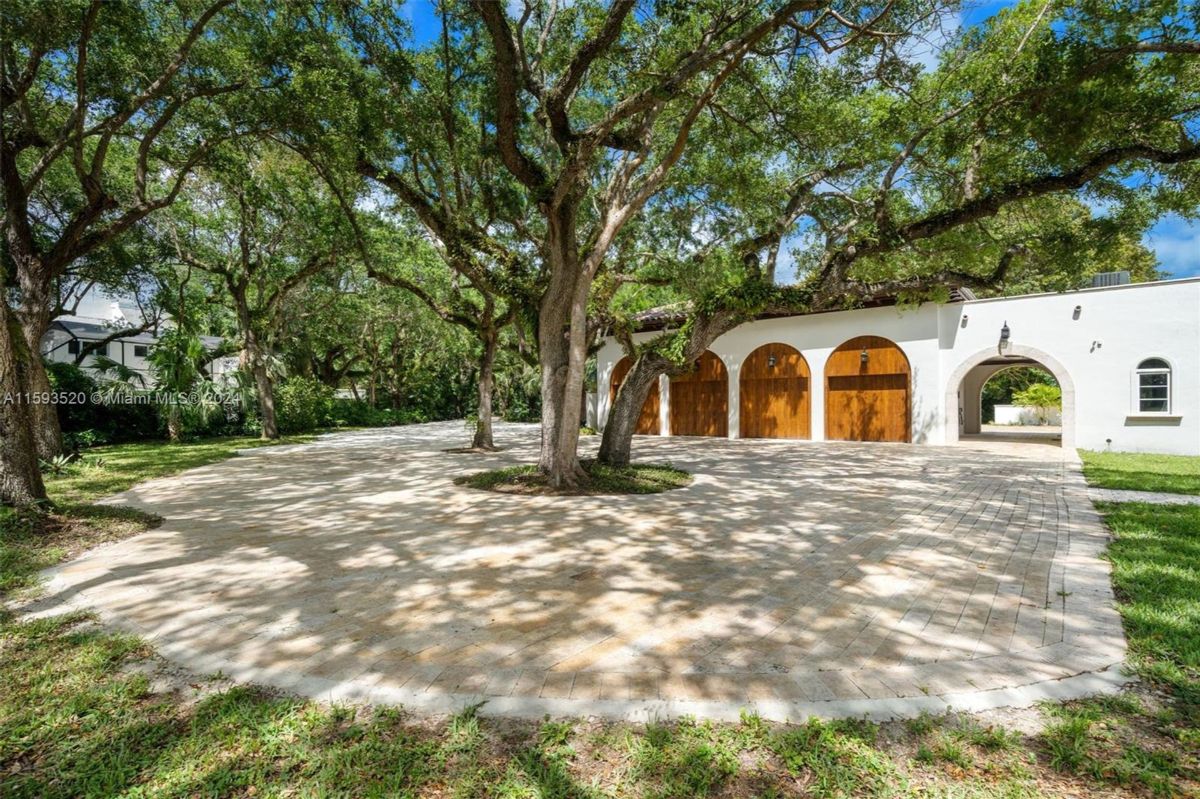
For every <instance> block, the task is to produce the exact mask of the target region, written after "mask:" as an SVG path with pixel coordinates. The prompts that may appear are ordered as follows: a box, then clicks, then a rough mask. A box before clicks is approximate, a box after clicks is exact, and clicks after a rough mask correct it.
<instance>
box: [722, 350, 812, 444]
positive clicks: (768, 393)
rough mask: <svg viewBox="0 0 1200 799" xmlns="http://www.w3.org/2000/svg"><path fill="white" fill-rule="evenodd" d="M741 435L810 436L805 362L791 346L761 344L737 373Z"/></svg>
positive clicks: (759, 436) (745, 436) (749, 436)
mask: <svg viewBox="0 0 1200 799" xmlns="http://www.w3.org/2000/svg"><path fill="white" fill-rule="evenodd" d="M738 394H739V396H740V397H741V399H740V400H739V403H740V411H739V414H738V417H739V418H740V419H741V422H740V426H741V436H742V438H811V437H812V430H811V428H810V425H809V420H810V417H811V408H810V400H811V392H810V390H809V370H808V361H806V360H804V356H803V355H801V354H800V352H799V350H797V349H796V348H795V347H789V346H788V345H787V344H764V345H763V346H761V347H759V348H758V349H756V350H755V351H754V352H752V353H750V355H749V356H747V358H746V360H745V361H744V362H743V363H742V368H741V371H740V373H739V375H738Z"/></svg>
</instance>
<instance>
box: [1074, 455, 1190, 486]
mask: <svg viewBox="0 0 1200 799" xmlns="http://www.w3.org/2000/svg"><path fill="white" fill-rule="evenodd" d="M1079 457H1080V458H1081V459H1082V460H1083V474H1084V476H1085V477H1086V478H1087V481H1088V482H1089V483H1090V484H1092V485H1094V486H1096V487H1097V488H1118V489H1126V490H1130V491H1161V492H1164V493H1169V494H1200V457H1197V456H1195V455H1150V454H1145V453H1140V452H1094V451H1091V450H1083V449H1081V450H1079Z"/></svg>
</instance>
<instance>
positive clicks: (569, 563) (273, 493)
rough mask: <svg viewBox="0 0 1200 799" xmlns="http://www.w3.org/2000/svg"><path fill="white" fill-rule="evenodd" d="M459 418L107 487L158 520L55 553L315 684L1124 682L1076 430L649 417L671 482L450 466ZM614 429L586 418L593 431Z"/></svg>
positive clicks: (262, 663) (720, 697)
mask: <svg viewBox="0 0 1200 799" xmlns="http://www.w3.org/2000/svg"><path fill="white" fill-rule="evenodd" d="M464 436H465V433H464V431H463V429H462V426H461V424H460V423H443V424H433V425H421V426H416V427H406V428H394V429H390V430H375V431H360V432H352V433H345V434H338V435H336V436H331V437H325V438H322V439H321V440H319V441H318V442H316V443H314V444H309V445H304V446H297V447H277V448H271V449H265V450H255V451H251V452H250V453H247V454H245V455H243V456H241V457H238V458H236V459H233V460H230V461H226V462H224V463H220V464H214V465H212V466H207V467H204V468H200V469H196V470H193V471H191V472H188V473H186V474H183V475H179V476H177V477H172V478H166V479H161V480H155V481H151V482H147V483H144V484H142V485H140V486H138V487H136V488H134V489H132V490H130V491H128V492H125V493H124V494H122V495H119V496H118V497H116V498H114V500H113V501H115V502H119V503H125V504H131V505H135V506H137V507H141V508H145V509H148V510H153V511H154V512H156V513H158V514H160V515H162V516H163V517H164V518H165V519H166V521H165V523H164V524H163V526H162V527H161V528H159V529H156V530H153V531H150V532H147V533H144V534H142V535H140V536H138V537H136V538H132V539H129V540H126V541H122V542H119V543H116V544H112V545H108V546H105V547H102V548H99V549H97V550H94V551H92V552H90V553H88V554H86V555H85V556H83V557H81V558H79V559H78V560H75V561H73V562H71V563H68V564H65V565H63V566H61V567H59V568H57V569H55V570H53V572H52V573H51V575H50V577H51V580H50V584H49V596H48V598H47V599H46V600H44V601H43V604H42V606H41V608H40V612H52V611H54V610H60V609H61V608H62V607H63V606H64V605H69V606H82V607H89V608H94V609H96V610H98V611H99V612H100V613H101V614H102V617H103V618H105V619H106V620H108V621H110V622H112V623H115V624H118V625H121V626H124V627H127V628H129V629H132V630H135V631H137V632H139V633H141V634H143V635H145V636H146V637H147V638H149V639H151V640H152V642H153V643H154V644H155V645H156V646H157V647H158V649H159V651H160V652H162V653H163V654H164V655H166V656H167V657H171V658H174V659H177V660H179V661H180V662H182V663H183V664H184V665H186V666H189V667H191V668H194V669H196V670H197V671H201V672H207V671H214V670H217V669H221V670H222V671H224V672H225V673H226V674H229V675H230V676H232V677H235V678H237V679H245V680H254V681H257V682H261V683H267V684H272V685H276V686H279V687H282V688H285V689H289V690H293V691H297V692H300V693H303V694H307V695H312V696H316V697H319V698H332V699H339V700H364V701H376V702H400V703H403V704H405V705H409V706H412V707H414V708H417V709H424V710H427V711H430V712H443V711H449V710H453V709H455V708H457V707H460V706H463V705H465V704H468V703H471V702H475V701H478V700H480V699H487V700H488V704H487V705H486V707H485V710H488V711H491V712H497V713H510V714H517V715H541V714H543V713H553V714H568V713H569V714H581V715H599V716H615V717H627V718H649V717H667V716H672V715H678V714H683V713H690V714H694V715H698V716H707V717H713V718H736V716H737V712H738V710H739V709H740V708H742V707H754V708H755V709H757V710H758V711H759V712H760V713H762V714H763V715H764V716H765V717H768V718H777V719H803V718H806V717H808V716H809V715H814V714H816V715H864V714H865V715H872V716H878V717H888V716H897V715H911V714H915V713H917V712H920V711H921V710H933V711H936V710H940V709H943V708H944V707H945V706H946V705H948V704H953V705H956V706H959V707H964V708H968V709H978V708H981V707H986V706H997V705H1004V704H1027V703H1029V702H1032V701H1035V700H1037V699H1039V698H1042V697H1046V696H1063V695H1074V694H1080V693H1088V692H1093V691H1099V690H1112V689H1113V688H1114V687H1115V686H1116V685H1118V684H1119V683H1120V681H1121V676H1120V674H1119V672H1118V670H1117V669H1116V668H1115V667H1116V666H1117V665H1118V664H1119V663H1120V662H1121V661H1122V659H1123V656H1124V647H1125V644H1124V638H1123V635H1122V632H1121V626H1120V620H1119V618H1118V616H1117V614H1116V612H1115V610H1114V608H1113V596H1112V591H1111V588H1110V584H1109V577H1108V567H1107V565H1106V563H1105V562H1104V561H1103V560H1102V559H1101V558H1100V554H1101V552H1102V550H1103V548H1104V546H1105V544H1106V542H1107V534H1106V531H1105V529H1104V528H1103V526H1102V525H1101V523H1100V520H1099V517H1098V516H1097V514H1096V512H1095V510H1094V509H1093V507H1092V504H1091V502H1089V500H1088V494H1087V489H1086V488H1085V487H1084V485H1083V483H1082V480H1081V478H1080V476H1079V474H1078V469H1077V466H1075V465H1074V464H1072V463H1070V462H1067V461H1064V459H1063V457H1062V455H1061V454H1060V452H1059V451H1057V450H1053V449H1050V448H1043V449H1039V450H1038V452H1037V454H1035V455H1034V456H1033V457H1031V456H1030V455H1029V453H1028V452H1027V451H1022V452H1021V453H1020V454H1019V455H1018V454H1009V453H1006V452H1005V451H1003V450H998V451H997V450H991V451H986V452H981V451H976V450H972V449H970V448H952V447H917V446H907V445H893V444H855V443H809V442H775V441H724V440H713V439H659V438H639V439H638V440H637V443H636V445H635V457H636V458H638V459H639V460H643V461H660V462H661V461H670V462H671V463H673V464H676V465H678V466H680V467H682V468H685V469H688V470H689V471H691V472H693V473H694V474H695V476H696V479H695V483H694V484H693V485H692V486H690V487H688V488H686V489H683V490H679V491H672V492H668V493H666V494H660V495H654V496H628V497H583V498H558V497H518V496H505V495H497V494H491V493H485V492H478V491H474V490H469V489H464V488H459V487H456V486H454V485H453V483H452V478H453V477H455V476H456V475H459V474H464V473H467V472H470V471H473V470H476V469H482V468H492V467H496V466H501V465H506V464H511V463H518V462H528V461H530V460H532V459H533V458H534V457H535V444H536V441H537V430H536V428H534V427H532V426H517V425H502V426H500V427H499V430H498V439H499V443H500V444H501V445H502V446H504V447H505V450H504V451H503V452H501V453H497V454H494V455H485V456H481V455H471V454H450V453H446V452H443V451H442V450H443V448H445V447H448V446H452V445H453V444H454V443H455V442H456V441H458V440H459V439H462V438H464ZM596 444H597V442H596V440H595V439H590V440H588V441H587V444H586V445H585V446H589V447H594V446H596Z"/></svg>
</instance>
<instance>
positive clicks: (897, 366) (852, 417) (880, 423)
mask: <svg viewBox="0 0 1200 799" xmlns="http://www.w3.org/2000/svg"><path fill="white" fill-rule="evenodd" d="M911 386H912V380H911V370H910V368H909V364H908V357H907V356H906V355H905V354H904V351H903V350H901V349H900V347H899V346H898V345H897V344H896V342H894V341H891V340H889V339H886V338H883V337H881V336H858V337H857V338H852V339H850V340H849V341H847V342H845V343H843V344H842V345H840V346H839V347H838V348H837V349H835V350H834V351H833V353H832V354H831V355H830V356H829V360H828V361H826V362H825V438H827V439H829V440H830V441H911V440H912V402H911V393H912V391H911Z"/></svg>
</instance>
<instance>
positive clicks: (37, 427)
mask: <svg viewBox="0 0 1200 799" xmlns="http://www.w3.org/2000/svg"><path fill="white" fill-rule="evenodd" d="M25 293H26V297H25V298H24V302H23V303H22V308H21V309H20V310H19V312H18V314H17V316H18V318H19V320H20V323H21V333H22V335H23V336H24V339H25V347H26V349H28V351H29V353H30V359H29V390H30V391H32V392H34V393H36V394H42V395H45V396H49V395H50V394H51V393H52V391H53V389H52V388H51V387H50V376H49V375H48V374H47V373H46V365H45V364H44V363H43V362H42V338H43V337H44V336H45V335H46V331H47V330H49V329H50V304H51V301H50V298H49V296H48V292H44V291H39V292H38V293H36V294H34V293H33V292H32V291H31V290H30V289H29V288H28V287H26V289H25ZM29 420H30V424H31V425H32V428H31V430H32V433H33V440H34V444H35V445H36V446H37V453H38V457H39V458H42V459H43V460H50V459H51V458H53V457H54V456H55V455H58V454H59V453H60V452H62V426H61V425H60V424H59V423H58V409H57V408H56V407H55V406H54V404H53V403H49V402H40V403H36V404H34V405H31V406H30V407H29Z"/></svg>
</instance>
